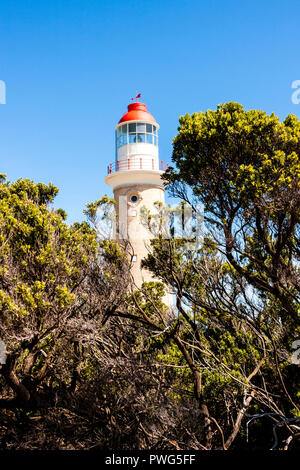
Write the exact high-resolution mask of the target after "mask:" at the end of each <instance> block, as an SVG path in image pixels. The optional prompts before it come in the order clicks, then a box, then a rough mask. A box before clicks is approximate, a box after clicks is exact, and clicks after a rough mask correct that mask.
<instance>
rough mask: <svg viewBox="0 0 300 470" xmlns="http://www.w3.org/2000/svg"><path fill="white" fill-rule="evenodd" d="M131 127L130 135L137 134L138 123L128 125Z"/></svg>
mask: <svg viewBox="0 0 300 470" xmlns="http://www.w3.org/2000/svg"><path fill="white" fill-rule="evenodd" d="M128 127H129V134H132V133H133V132H134V133H135V132H136V123H135V122H134V123H131V124H129V125H128Z"/></svg>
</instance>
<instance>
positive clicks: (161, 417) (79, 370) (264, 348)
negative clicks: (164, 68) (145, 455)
mask: <svg viewBox="0 0 300 470" xmlns="http://www.w3.org/2000/svg"><path fill="white" fill-rule="evenodd" d="M173 145H174V150H173V157H172V159H173V162H174V164H175V165H174V168H170V170H169V171H168V172H167V173H166V174H165V175H164V178H165V181H166V185H167V188H168V190H169V192H170V194H172V195H173V196H176V197H177V198H179V199H180V201H181V204H180V207H181V208H183V209H184V208H185V207H186V205H187V204H189V205H190V206H191V207H192V208H193V214H192V215H193V217H192V218H191V219H190V220H187V219H185V218H182V224H181V229H182V231H181V236H179V234H178V230H177V231H174V230H172V229H171V231H170V232H171V234H172V236H171V237H169V238H168V237H165V236H163V235H164V234H163V231H160V230H157V227H160V226H161V225H160V224H161V220H162V217H163V215H164V214H165V213H166V211H168V215H169V216H170V217H172V215H174V212H177V214H178V210H177V211H174V210H172V209H170V210H168V209H165V208H160V209H161V217H160V216H157V215H156V217H154V216H151V214H147V216H146V218H145V223H148V224H149V227H150V228H151V229H152V230H153V231H155V234H156V236H155V238H153V240H152V243H151V245H152V247H151V252H150V253H149V256H148V258H147V259H145V260H144V261H143V266H144V268H147V269H149V270H150V271H152V272H153V274H154V275H155V278H156V279H159V280H160V282H152V283H147V284H146V283H145V284H144V285H143V288H142V289H140V290H136V289H134V287H133V283H132V279H131V276H130V256H128V253H130V245H128V246H125V245H124V247H122V248H121V247H119V246H117V245H116V244H115V242H114V241H109V240H100V239H99V237H98V232H97V229H96V226H97V224H96V215H97V209H98V208H99V206H101V207H102V208H103V207H105V208H106V209H105V210H104V213H106V214H107V213H108V212H109V210H110V209H109V207H110V206H111V205H112V204H113V201H112V200H109V199H107V198H104V199H102V200H100V201H97V202H96V203H92V204H89V205H88V208H87V211H86V214H87V216H88V220H87V222H84V223H81V224H74V225H72V226H69V225H68V224H67V223H66V215H65V213H64V211H62V210H55V209H54V208H53V205H52V201H53V198H54V197H55V195H56V193H57V188H55V187H54V186H52V185H49V186H46V185H43V184H35V183H33V182H32V181H29V180H19V181H17V182H15V183H10V182H7V181H6V179H5V177H4V176H3V177H2V178H1V183H0V258H1V264H0V307H1V316H0V340H1V341H2V342H3V343H2V344H5V347H6V358H5V360H3V357H2V365H0V448H1V449H107V450H117V449H118V450H120V449H177V450H180V449H186V450H189V449H198V450H206V449H207V450H210V449H224V450H225V449H233V450H234V449H251V450H257V449H268V448H271V447H272V446H274V447H275V448H277V449H284V448H286V449H287V448H288V449H292V448H297V446H299V433H300V419H299V417H300V407H299V397H300V391H299V363H300V360H299V359H300V358H299V356H298V354H297V351H296V350H294V349H296V346H297V343H296V342H297V340H299V339H300V325H299V323H300V316H299V297H300V294H299V291H300V282H299V261H300V240H299V221H300V182H299V176H300V161H299V157H300V122H299V121H298V119H297V118H296V117H295V116H288V117H287V118H286V119H285V121H284V122H282V123H281V122H279V120H278V118H277V117H276V116H274V115H271V116H268V115H266V114H265V113H263V112H261V111H245V110H244V109H243V108H242V106H240V105H239V104H236V103H227V104H225V105H221V106H219V107H218V108H217V110H216V111H207V112H206V113H196V114H193V115H192V116H189V115H186V116H184V117H181V118H180V127H179V129H178V135H177V136H176V137H175V139H174V142H173ZM199 208H201V214H200V213H199V210H200V209H199ZM200 216H201V217H202V224H201V230H199V227H196V225H195V220H197V219H199V218H200ZM165 289H168V290H171V291H172V292H173V296H174V309H173V311H170V310H168V309H167V308H166V307H165V306H164V304H163V302H162V299H163V296H164V291H165ZM298 344H299V343H298ZM298 347H299V346H298ZM293 348H294V349H293ZM2 355H3V353H2Z"/></svg>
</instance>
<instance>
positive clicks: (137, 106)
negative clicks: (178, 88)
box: [119, 103, 156, 124]
mask: <svg viewBox="0 0 300 470" xmlns="http://www.w3.org/2000/svg"><path fill="white" fill-rule="evenodd" d="M127 121H146V122H153V123H156V121H155V119H154V117H153V116H152V114H150V113H149V111H147V106H146V105H145V104H144V103H131V104H129V105H128V111H127V113H125V114H124V116H123V117H121V119H120V121H119V124H120V123H121V122H127Z"/></svg>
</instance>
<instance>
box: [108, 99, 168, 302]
mask: <svg viewBox="0 0 300 470" xmlns="http://www.w3.org/2000/svg"><path fill="white" fill-rule="evenodd" d="M139 96H140V95H138V96H137V98H138V97H139ZM137 98H136V102H133V103H131V104H129V105H128V111H127V112H126V113H125V114H124V115H123V116H122V117H121V119H120V120H119V122H118V124H117V126H116V130H115V140H116V153H115V161H114V162H112V163H110V164H109V165H108V168H107V176H106V177H105V182H106V183H107V184H108V185H109V186H111V187H112V188H113V192H114V199H115V201H116V214H117V223H118V228H117V234H116V238H117V241H118V242H120V241H121V240H122V239H127V240H128V241H129V242H130V244H131V247H132V251H133V255H132V271H131V273H132V276H133V279H134V282H135V284H136V286H137V287H141V285H142V283H143V282H144V281H146V282H149V281H153V280H155V279H153V277H152V275H151V273H150V272H149V271H147V270H146V269H142V268H141V261H142V259H143V258H146V257H147V255H148V252H149V251H148V248H149V240H150V239H151V238H152V237H153V235H152V234H151V233H150V231H149V230H148V228H147V227H146V226H145V224H143V222H142V220H141V208H143V207H144V208H146V209H148V210H149V211H150V213H153V212H154V211H155V203H161V204H164V202H165V196H164V191H165V190H164V186H163V181H162V179H161V175H162V173H163V172H164V170H165V169H166V168H165V165H164V163H163V161H162V160H160V159H159V152H158V132H159V125H158V123H157V122H156V120H155V119H154V117H153V116H152V115H151V114H150V113H149V111H148V110H147V106H146V105H145V104H144V103H140V102H138V101H137ZM167 297H169V296H168V295H167ZM164 300H165V299H164ZM167 303H169V304H170V302H169V301H167Z"/></svg>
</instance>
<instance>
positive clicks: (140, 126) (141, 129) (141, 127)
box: [136, 122, 146, 132]
mask: <svg viewBox="0 0 300 470" xmlns="http://www.w3.org/2000/svg"><path fill="white" fill-rule="evenodd" d="M136 130H137V131H138V132H146V124H143V123H141V122H138V123H137V125H136Z"/></svg>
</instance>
